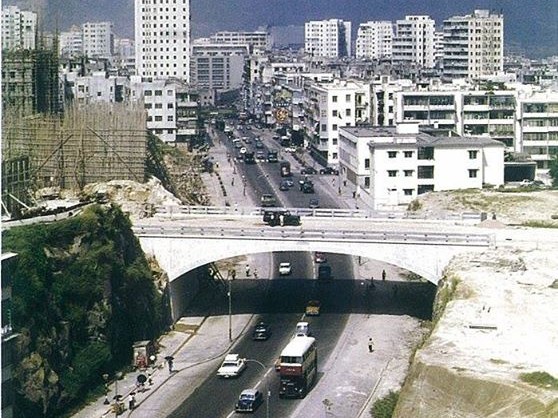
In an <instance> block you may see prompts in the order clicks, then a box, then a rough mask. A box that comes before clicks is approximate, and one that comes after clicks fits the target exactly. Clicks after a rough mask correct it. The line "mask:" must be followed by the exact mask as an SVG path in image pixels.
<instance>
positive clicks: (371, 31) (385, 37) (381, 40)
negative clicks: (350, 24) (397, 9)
mask: <svg viewBox="0 0 558 418" xmlns="http://www.w3.org/2000/svg"><path fill="white" fill-rule="evenodd" d="M392 43H393V23H392V22H390V21H369V22H366V23H361V24H360V25H359V27H358V32H357V39H356V46H355V55H356V57H357V58H359V59H376V60H380V59H388V58H391V55H392Z"/></svg>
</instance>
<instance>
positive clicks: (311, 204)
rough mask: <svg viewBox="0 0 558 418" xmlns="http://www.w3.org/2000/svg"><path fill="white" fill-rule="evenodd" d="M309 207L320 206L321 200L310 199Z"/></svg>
mask: <svg viewBox="0 0 558 418" xmlns="http://www.w3.org/2000/svg"><path fill="white" fill-rule="evenodd" d="M308 207H309V208H310V209H316V208H319V207H320V201H319V200H318V199H310V202H308Z"/></svg>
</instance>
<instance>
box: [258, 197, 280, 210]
mask: <svg viewBox="0 0 558 418" xmlns="http://www.w3.org/2000/svg"><path fill="white" fill-rule="evenodd" d="M260 203H261V205H262V207H264V208H266V207H267V208H269V207H273V206H276V205H277V199H275V197H274V196H273V195H272V194H263V195H262V197H261V198H260Z"/></svg>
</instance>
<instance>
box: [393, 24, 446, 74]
mask: <svg viewBox="0 0 558 418" xmlns="http://www.w3.org/2000/svg"><path fill="white" fill-rule="evenodd" d="M435 26H436V23H435V22H434V20H433V19H431V18H430V17H429V16H405V19H402V20H397V21H396V22H395V34H394V37H393V47H392V61H393V62H398V63H402V64H416V65H418V66H420V67H423V68H433V67H434V52H435V46H434V33H435Z"/></svg>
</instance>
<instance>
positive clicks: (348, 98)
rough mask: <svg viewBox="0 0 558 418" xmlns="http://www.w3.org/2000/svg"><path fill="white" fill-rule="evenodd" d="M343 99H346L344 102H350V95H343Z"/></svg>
mask: <svg viewBox="0 0 558 418" xmlns="http://www.w3.org/2000/svg"><path fill="white" fill-rule="evenodd" d="M345 101H346V102H350V101H351V95H350V94H347V95H345Z"/></svg>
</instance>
